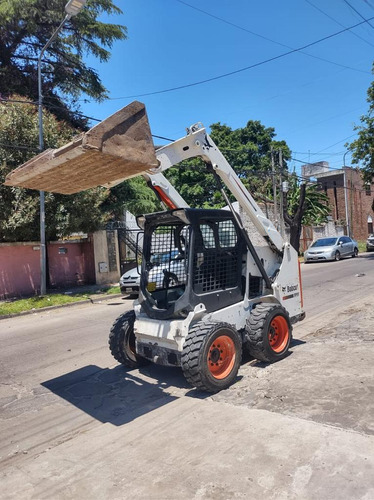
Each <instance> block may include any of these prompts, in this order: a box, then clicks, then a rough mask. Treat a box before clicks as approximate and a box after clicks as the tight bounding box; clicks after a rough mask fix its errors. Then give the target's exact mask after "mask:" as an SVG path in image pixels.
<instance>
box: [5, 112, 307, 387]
mask: <svg viewBox="0 0 374 500" xmlns="http://www.w3.org/2000/svg"><path fill="white" fill-rule="evenodd" d="M196 157H199V158H201V159H202V160H203V161H204V163H205V165H206V168H207V171H208V172H211V173H212V174H213V176H214V177H215V179H216V181H217V183H218V185H219V187H220V189H221V192H222V195H223V196H224V198H225V200H226V202H227V205H228V206H229V208H230V210H217V209H212V210H209V209H195V208H190V207H189V206H188V205H187V204H186V203H185V201H184V200H183V198H182V197H181V196H180V195H179V193H178V192H177V191H176V190H175V189H174V187H173V186H172V185H171V184H170V183H169V182H168V181H167V179H166V178H165V177H164V176H163V172H165V171H166V170H167V169H168V168H170V167H173V166H177V165H178V164H179V163H180V162H181V161H183V160H186V159H189V158H196ZM136 175H142V176H143V177H144V178H145V179H146V180H147V182H148V184H149V185H150V187H151V188H152V189H154V190H155V192H156V193H157V194H158V196H159V198H160V199H161V201H162V202H163V203H164V205H166V207H167V208H168V210H166V211H163V212H158V213H153V214H147V215H142V216H139V217H138V218H137V223H138V225H139V227H140V228H141V229H142V230H143V231H144V235H143V249H142V260H141V272H140V275H141V278H140V292H139V298H138V300H137V301H135V303H134V309H133V310H132V311H130V312H126V313H125V314H123V315H121V316H120V317H119V318H117V320H116V321H115V323H114V324H113V326H112V328H111V331H110V335H109V347H110V350H111V353H112V355H113V356H114V358H115V359H116V360H117V361H119V362H120V363H122V364H124V365H125V366H127V367H129V368H136V367H140V366H142V365H144V364H146V363H149V362H153V363H158V364H161V365H166V366H179V367H181V368H182V371H183V374H184V376H185V377H186V379H187V381H188V382H189V383H190V384H191V385H192V386H194V387H196V388H198V389H201V390H204V391H207V392H213V393H214V392H217V391H220V390H222V389H225V388H227V387H229V386H230V385H231V384H232V383H233V382H234V381H235V379H236V376H237V373H238V370H239V366H240V362H241V358H242V351H243V349H247V350H248V351H249V353H250V354H251V355H252V356H253V357H254V358H256V359H258V360H261V361H264V362H269V363H271V362H274V361H278V360H281V359H283V358H285V357H286V356H287V354H288V350H289V346H290V341H291V338H292V325H293V324H294V323H296V322H298V321H301V320H302V319H304V317H305V313H304V312H303V304H302V289H301V280H300V267H299V262H298V255H297V252H296V251H295V250H294V248H292V247H291V246H290V244H289V243H288V242H286V241H284V240H283V239H282V237H281V235H280V234H279V233H278V231H277V230H276V228H275V227H274V225H273V224H272V222H271V221H270V220H268V219H267V218H266V217H265V215H264V213H263V212H262V211H261V209H260V208H259V206H258V205H257V204H256V202H255V200H254V199H253V197H252V196H251V195H250V193H249V192H248V191H247V189H246V188H245V187H244V185H243V184H242V182H241V180H240V179H239V177H238V176H237V175H236V173H235V171H234V170H233V169H232V168H231V166H230V165H229V164H228V162H227V161H226V159H225V158H224V156H223V155H222V154H221V152H220V151H219V149H218V148H217V146H216V145H215V144H214V142H213V141H212V139H211V138H210V137H209V135H208V134H207V131H206V130H205V128H204V127H203V126H202V125H201V124H196V125H194V126H192V127H191V128H190V129H188V130H187V135H186V136H185V137H183V138H181V139H179V140H177V141H175V142H172V143H171V144H168V145H167V146H164V147H161V148H159V149H157V150H156V151H155V150H154V146H153V143H152V139H151V133H150V129H149V125H148V121H147V117H146V113H145V108H144V105H142V104H141V103H137V102H135V103H132V104H131V105H129V106H127V107H126V108H123V109H122V110H120V111H119V112H117V113H116V114H115V115H112V117H109V118H108V119H107V120H105V121H103V122H101V123H100V124H99V125H97V126H95V127H93V128H92V129H91V130H89V131H88V132H86V133H84V134H82V135H81V136H79V137H78V138H77V139H75V140H74V141H73V142H72V143H70V144H68V145H66V146H64V147H62V148H60V149H58V150H48V151H46V152H44V153H42V154H41V155H38V156H37V157H36V158H34V159H32V160H30V161H29V162H27V163H26V164H24V165H23V166H21V167H19V168H18V169H16V170H15V171H13V172H11V173H10V174H9V176H8V178H7V180H6V184H7V185H16V186H23V187H31V188H34V189H41V190H50V191H54V192H63V193H72V192H77V191H80V190H83V189H87V188H88V187H92V186H97V185H106V186H112V185H115V184H117V183H118V182H121V181H122V180H124V179H126V178H129V177H134V176H136ZM223 186H226V188H227V189H228V190H229V191H230V192H231V193H232V195H233V196H234V197H235V199H236V200H237V201H238V202H239V205H240V207H241V210H242V211H243V212H244V214H245V215H246V217H248V218H249V220H250V221H251V224H252V227H253V228H255V230H256V231H257V232H258V233H259V235H260V237H261V240H262V241H263V242H264V245H262V246H261V245H260V246H259V245H257V246H255V245H254V244H253V243H252V241H251V238H250V236H249V234H248V232H247V230H246V229H245V227H244V226H243V223H242V220H241V217H240V215H239V214H238V213H237V212H236V211H235V210H234V209H233V207H232V204H231V203H230V201H229V199H228V197H227V195H226V191H225V190H224V188H223Z"/></svg>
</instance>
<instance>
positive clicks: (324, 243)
mask: <svg viewBox="0 0 374 500" xmlns="http://www.w3.org/2000/svg"><path fill="white" fill-rule="evenodd" d="M335 244H336V238H321V239H320V240H316V241H315V242H314V243H313V245H312V247H330V246H332V245H335Z"/></svg>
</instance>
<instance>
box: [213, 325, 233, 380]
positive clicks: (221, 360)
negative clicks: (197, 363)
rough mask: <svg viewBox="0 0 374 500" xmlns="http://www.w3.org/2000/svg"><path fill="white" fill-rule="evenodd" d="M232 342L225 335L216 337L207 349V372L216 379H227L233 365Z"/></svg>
mask: <svg viewBox="0 0 374 500" xmlns="http://www.w3.org/2000/svg"><path fill="white" fill-rule="evenodd" d="M235 357H236V350H235V344H234V341H233V340H232V339H231V338H230V337H228V336H227V335H221V336H220V337H217V338H216V339H215V340H213V342H212V343H211V345H210V347H209V352H208V357H207V363H208V368H209V372H210V373H211V375H213V377H214V378H216V379H219V380H220V379H223V378H225V377H227V376H228V375H229V374H230V373H231V371H232V369H233V366H234V364H235Z"/></svg>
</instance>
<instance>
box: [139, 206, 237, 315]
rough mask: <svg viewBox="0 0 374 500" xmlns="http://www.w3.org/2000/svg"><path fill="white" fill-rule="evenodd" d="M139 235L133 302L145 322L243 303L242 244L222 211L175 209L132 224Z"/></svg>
mask: <svg viewBox="0 0 374 500" xmlns="http://www.w3.org/2000/svg"><path fill="white" fill-rule="evenodd" d="M137 221H138V225H139V227H141V228H142V229H144V240H143V258H142V266H141V279H140V293H139V302H140V304H141V305H142V307H143V309H144V310H145V312H146V314H147V315H148V316H149V317H151V318H156V319H157V318H158V319H172V318H180V317H186V316H187V315H188V313H189V312H190V311H192V310H193V309H194V307H195V306H196V305H197V304H204V306H205V308H206V310H207V311H208V312H211V311H216V310H218V309H221V308H223V307H227V306H229V305H231V304H236V303H237V302H239V301H240V300H242V299H243V295H244V278H243V277H242V267H243V260H244V253H245V242H244V240H243V238H242V235H241V232H240V229H239V228H238V227H237V224H236V222H235V219H234V217H233V215H232V213H231V212H230V211H227V210H205V209H192V208H183V209H181V208H178V209H175V210H171V211H166V212H159V213H155V214H150V215H144V216H140V217H138V218H137Z"/></svg>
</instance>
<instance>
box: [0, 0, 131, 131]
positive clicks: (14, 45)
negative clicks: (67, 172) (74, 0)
mask: <svg viewBox="0 0 374 500" xmlns="http://www.w3.org/2000/svg"><path fill="white" fill-rule="evenodd" d="M65 4H66V0H49V1H46V0H6V1H2V2H1V3H0V46H1V51H0V94H1V95H2V96H9V95H11V94H15V93H17V94H20V95H23V96H27V97H29V98H30V99H34V100H35V99H36V98H37V95H38V92H37V71H36V67H37V60H38V57H39V55H40V51H41V49H42V47H43V46H44V45H45V44H46V42H47V41H48V40H49V38H50V37H51V35H52V33H53V32H54V31H55V29H56V28H57V27H58V26H59V24H60V23H61V21H62V20H63V18H64V16H65V11H64V6H65ZM120 13H121V10H120V9H119V8H118V7H116V6H115V5H114V3H113V1H112V0H89V1H88V3H87V4H86V6H85V7H84V9H83V10H82V11H81V12H80V13H79V14H78V15H77V16H76V17H72V18H71V19H70V20H69V21H67V22H66V24H65V25H64V28H63V30H62V31H61V32H60V34H59V36H58V37H57V38H56V40H55V41H54V42H53V43H52V44H51V46H50V47H49V48H48V50H47V51H46V52H45V53H44V56H43V60H42V74H43V95H44V96H45V100H44V101H45V105H49V106H50V109H51V110H53V111H54V112H55V114H57V116H59V117H64V118H65V119H68V120H69V121H71V122H72V123H75V124H78V123H79V124H80V125H82V123H83V124H84V121H83V122H82V120H79V119H77V120H76V121H74V119H73V118H72V115H70V114H69V113H66V112H65V114H64V112H63V111H61V109H59V108H60V107H62V108H65V111H66V110H67V107H68V106H66V104H65V103H66V100H67V99H70V105H74V104H76V100H77V98H78V97H79V96H80V94H81V93H82V92H84V93H85V94H87V95H88V96H90V97H92V98H93V99H97V100H101V99H103V98H105V97H106V94H107V92H106V89H105V87H104V86H103V84H102V82H101V80H100V77H99V75H98V74H97V72H96V71H95V70H94V69H92V68H90V67H89V66H87V64H86V63H85V62H84V60H83V56H84V55H93V56H94V57H97V58H98V59H100V61H107V60H108V59H109V57H110V52H109V50H108V49H110V48H111V47H112V46H113V43H114V42H115V41H116V40H124V39H125V38H126V27H124V26H121V25H117V24H110V23H104V22H102V21H99V20H98V18H100V17H101V16H102V15H103V14H104V15H105V14H106V15H113V14H120ZM55 106H57V108H56V107H55Z"/></svg>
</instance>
